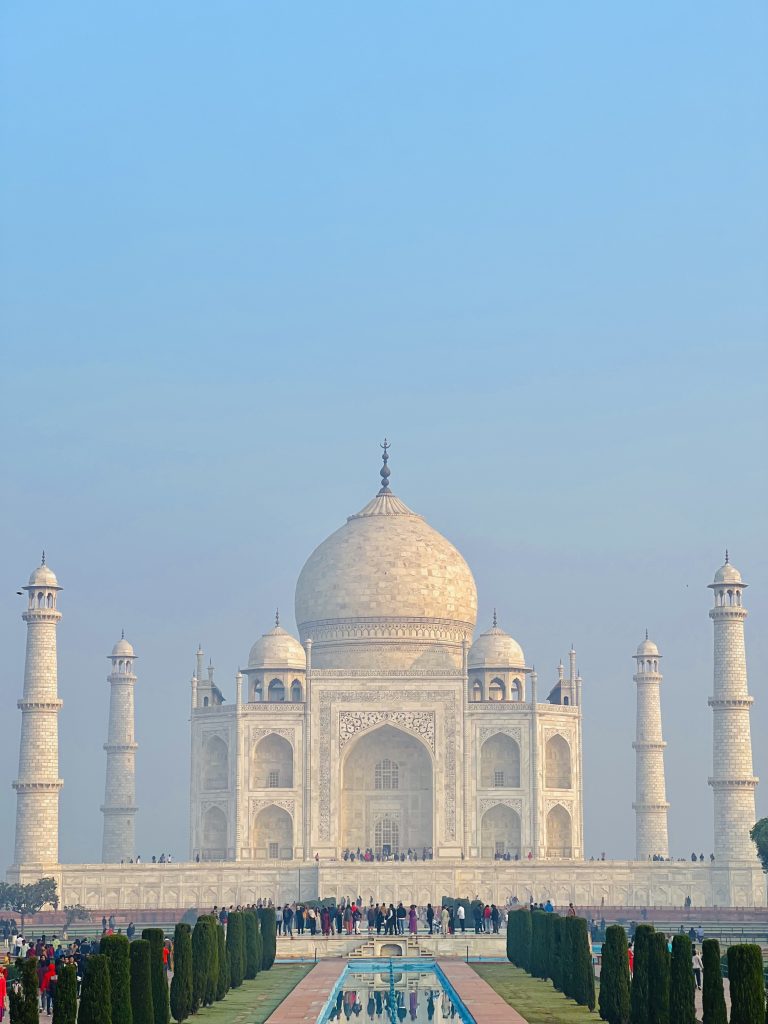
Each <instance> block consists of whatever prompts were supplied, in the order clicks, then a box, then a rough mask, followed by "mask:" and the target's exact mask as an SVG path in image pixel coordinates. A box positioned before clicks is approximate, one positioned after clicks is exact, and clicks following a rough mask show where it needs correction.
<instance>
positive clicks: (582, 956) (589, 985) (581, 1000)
mask: <svg viewBox="0 0 768 1024" xmlns="http://www.w3.org/2000/svg"><path fill="white" fill-rule="evenodd" d="M568 920H569V921H570V922H571V924H570V932H571V943H572V945H573V954H572V960H571V984H570V988H571V991H570V996H571V998H572V999H575V1000H576V1002H577V1003H578V1004H579V1006H587V1007H589V1009H590V1010H594V1008H595V970H594V967H593V966H592V944H591V943H590V941H589V929H588V928H587V922H586V921H585V920H584V918H583V917H570V918H568Z"/></svg>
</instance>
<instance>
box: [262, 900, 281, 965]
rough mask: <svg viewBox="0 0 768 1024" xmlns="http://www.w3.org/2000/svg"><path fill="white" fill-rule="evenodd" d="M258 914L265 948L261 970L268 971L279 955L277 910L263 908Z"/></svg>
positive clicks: (263, 949)
mask: <svg viewBox="0 0 768 1024" xmlns="http://www.w3.org/2000/svg"><path fill="white" fill-rule="evenodd" d="M258 913H259V924H260V925H261V941H262V947H263V948H262V957H261V969H262V970H263V971H268V970H269V969H270V967H271V966H272V964H273V963H274V962H275V956H276V954H277V924H276V922H275V908H274V907H261V908H260V909H259V912H258Z"/></svg>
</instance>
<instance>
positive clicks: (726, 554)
mask: <svg viewBox="0 0 768 1024" xmlns="http://www.w3.org/2000/svg"><path fill="white" fill-rule="evenodd" d="M725 564H726V565H728V548H726V549H725ZM43 565H45V552H43Z"/></svg>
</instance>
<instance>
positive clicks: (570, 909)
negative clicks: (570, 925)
mask: <svg viewBox="0 0 768 1024" xmlns="http://www.w3.org/2000/svg"><path fill="white" fill-rule="evenodd" d="M565 916H566V917H576V907H574V905H573V904H572V903H569V904H568V911H567V913H566V915H565Z"/></svg>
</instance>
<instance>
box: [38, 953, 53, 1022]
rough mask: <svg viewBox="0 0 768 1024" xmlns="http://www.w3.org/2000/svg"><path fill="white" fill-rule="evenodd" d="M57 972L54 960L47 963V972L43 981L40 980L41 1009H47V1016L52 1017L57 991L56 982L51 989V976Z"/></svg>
mask: <svg viewBox="0 0 768 1024" xmlns="http://www.w3.org/2000/svg"><path fill="white" fill-rule="evenodd" d="M55 974H56V965H55V964H54V962H53V960H51V961H50V963H48V964H46V967H45V974H43V978H42V981H41V982H40V1009H41V1010H45V1012H46V1014H47V1016H49V1017H50V1015H51V1011H52V1010H53V993H54V991H55V988H56V986H55V984H54V986H53V990H52V989H51V978H53V977H54V976H55Z"/></svg>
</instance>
